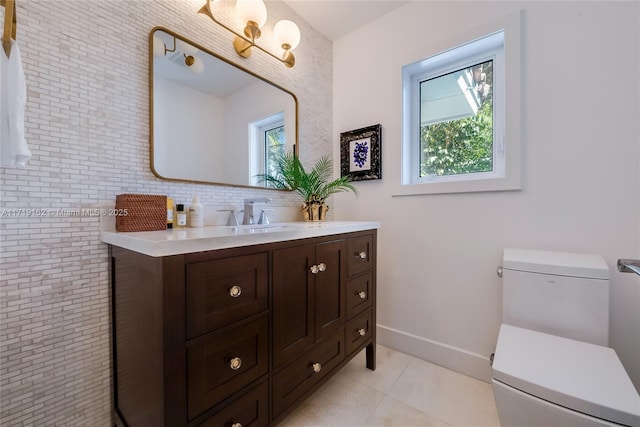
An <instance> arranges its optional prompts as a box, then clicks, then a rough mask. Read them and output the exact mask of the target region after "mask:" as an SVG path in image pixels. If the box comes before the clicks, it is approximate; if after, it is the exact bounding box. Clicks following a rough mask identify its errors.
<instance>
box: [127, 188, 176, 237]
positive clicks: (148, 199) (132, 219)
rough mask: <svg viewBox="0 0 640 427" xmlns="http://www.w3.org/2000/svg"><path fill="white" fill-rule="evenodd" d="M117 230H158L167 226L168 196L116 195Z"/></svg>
mask: <svg viewBox="0 0 640 427" xmlns="http://www.w3.org/2000/svg"><path fill="white" fill-rule="evenodd" d="M116 212H122V215H120V214H118V215H117V216H116V230H117V231H156V230H166V228H167V196H158V195H152V194H119V195H117V196H116Z"/></svg>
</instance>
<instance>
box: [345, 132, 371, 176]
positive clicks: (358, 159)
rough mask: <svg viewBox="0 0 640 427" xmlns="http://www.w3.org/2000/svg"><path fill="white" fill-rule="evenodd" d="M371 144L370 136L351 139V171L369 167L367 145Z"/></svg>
mask: <svg viewBox="0 0 640 427" xmlns="http://www.w3.org/2000/svg"><path fill="white" fill-rule="evenodd" d="M370 144H371V138H366V139H359V140H356V141H351V147H350V148H351V150H350V151H351V159H352V160H353V163H352V165H351V168H350V169H351V170H352V171H358V170H366V169H371V160H370V156H369V154H370V153H369V145H370Z"/></svg>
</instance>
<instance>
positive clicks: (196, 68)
mask: <svg viewBox="0 0 640 427" xmlns="http://www.w3.org/2000/svg"><path fill="white" fill-rule="evenodd" d="M176 51H178V52H182V56H183V57H184V65H186V66H187V69H188V70H189V71H190V72H192V73H193V74H201V73H202V72H203V71H204V62H202V59H200V58H198V57H197V56H196V53H198V49H197V48H196V47H194V46H191V45H190V44H189V43H185V42H183V41H182V40H178V39H176V38H175V37H173V48H171V49H169V48H168V47H167V45H166V44H165V43H164V41H162V39H161V38H160V37H158V36H156V35H154V36H153V56H154V58H164V57H165V56H166V55H167V52H176Z"/></svg>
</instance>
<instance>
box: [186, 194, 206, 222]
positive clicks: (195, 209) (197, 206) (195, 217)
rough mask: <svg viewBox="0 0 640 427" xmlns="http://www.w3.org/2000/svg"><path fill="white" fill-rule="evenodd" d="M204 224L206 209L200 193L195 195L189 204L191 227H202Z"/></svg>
mask: <svg viewBox="0 0 640 427" xmlns="http://www.w3.org/2000/svg"><path fill="white" fill-rule="evenodd" d="M203 224H204V210H203V207H202V204H201V203H200V199H199V198H198V195H197V194H196V195H194V196H193V200H192V201H191V205H189V227H202V225H203Z"/></svg>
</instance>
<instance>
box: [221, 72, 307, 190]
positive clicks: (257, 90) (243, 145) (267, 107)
mask: <svg viewBox="0 0 640 427" xmlns="http://www.w3.org/2000/svg"><path fill="white" fill-rule="evenodd" d="M252 98H255V99H259V100H260V102H252V101H253V99H252ZM278 113H285V114H284V115H285V119H284V120H285V129H287V133H286V135H285V136H286V137H287V138H290V139H287V141H288V142H289V143H290V144H292V141H295V134H294V132H293V130H294V123H295V103H294V101H293V98H292V97H291V95H290V94H288V93H286V92H283V91H281V90H279V89H276V88H274V87H273V86H271V85H268V84H266V83H264V82H262V81H258V82H255V83H253V84H252V85H251V86H248V87H247V88H245V89H242V90H239V91H237V92H235V93H233V95H230V96H228V97H227V98H226V99H225V116H224V119H225V122H226V125H227V129H228V132H229V135H228V136H227V141H229V144H225V150H226V152H225V158H226V159H244V161H243V162H242V163H238V164H227V165H226V168H227V170H226V171H225V174H226V176H228V177H230V178H231V180H229V181H228V182H231V183H242V182H245V183H246V182H256V180H255V179H254V176H253V175H256V174H257V173H258V172H256V174H252V173H251V157H252V154H251V153H252V152H253V160H254V161H255V157H258V156H257V152H256V149H255V148H254V149H251V143H252V142H253V141H252V139H253V138H251V137H250V136H249V125H250V124H252V123H254V122H256V121H258V120H262V119H264V118H266V117H269V116H272V115H274V114H278ZM288 148H289V147H288ZM260 149H261V150H262V153H261V155H259V157H260V160H261V161H262V163H264V149H263V148H260ZM263 169H264V168H263Z"/></svg>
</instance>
